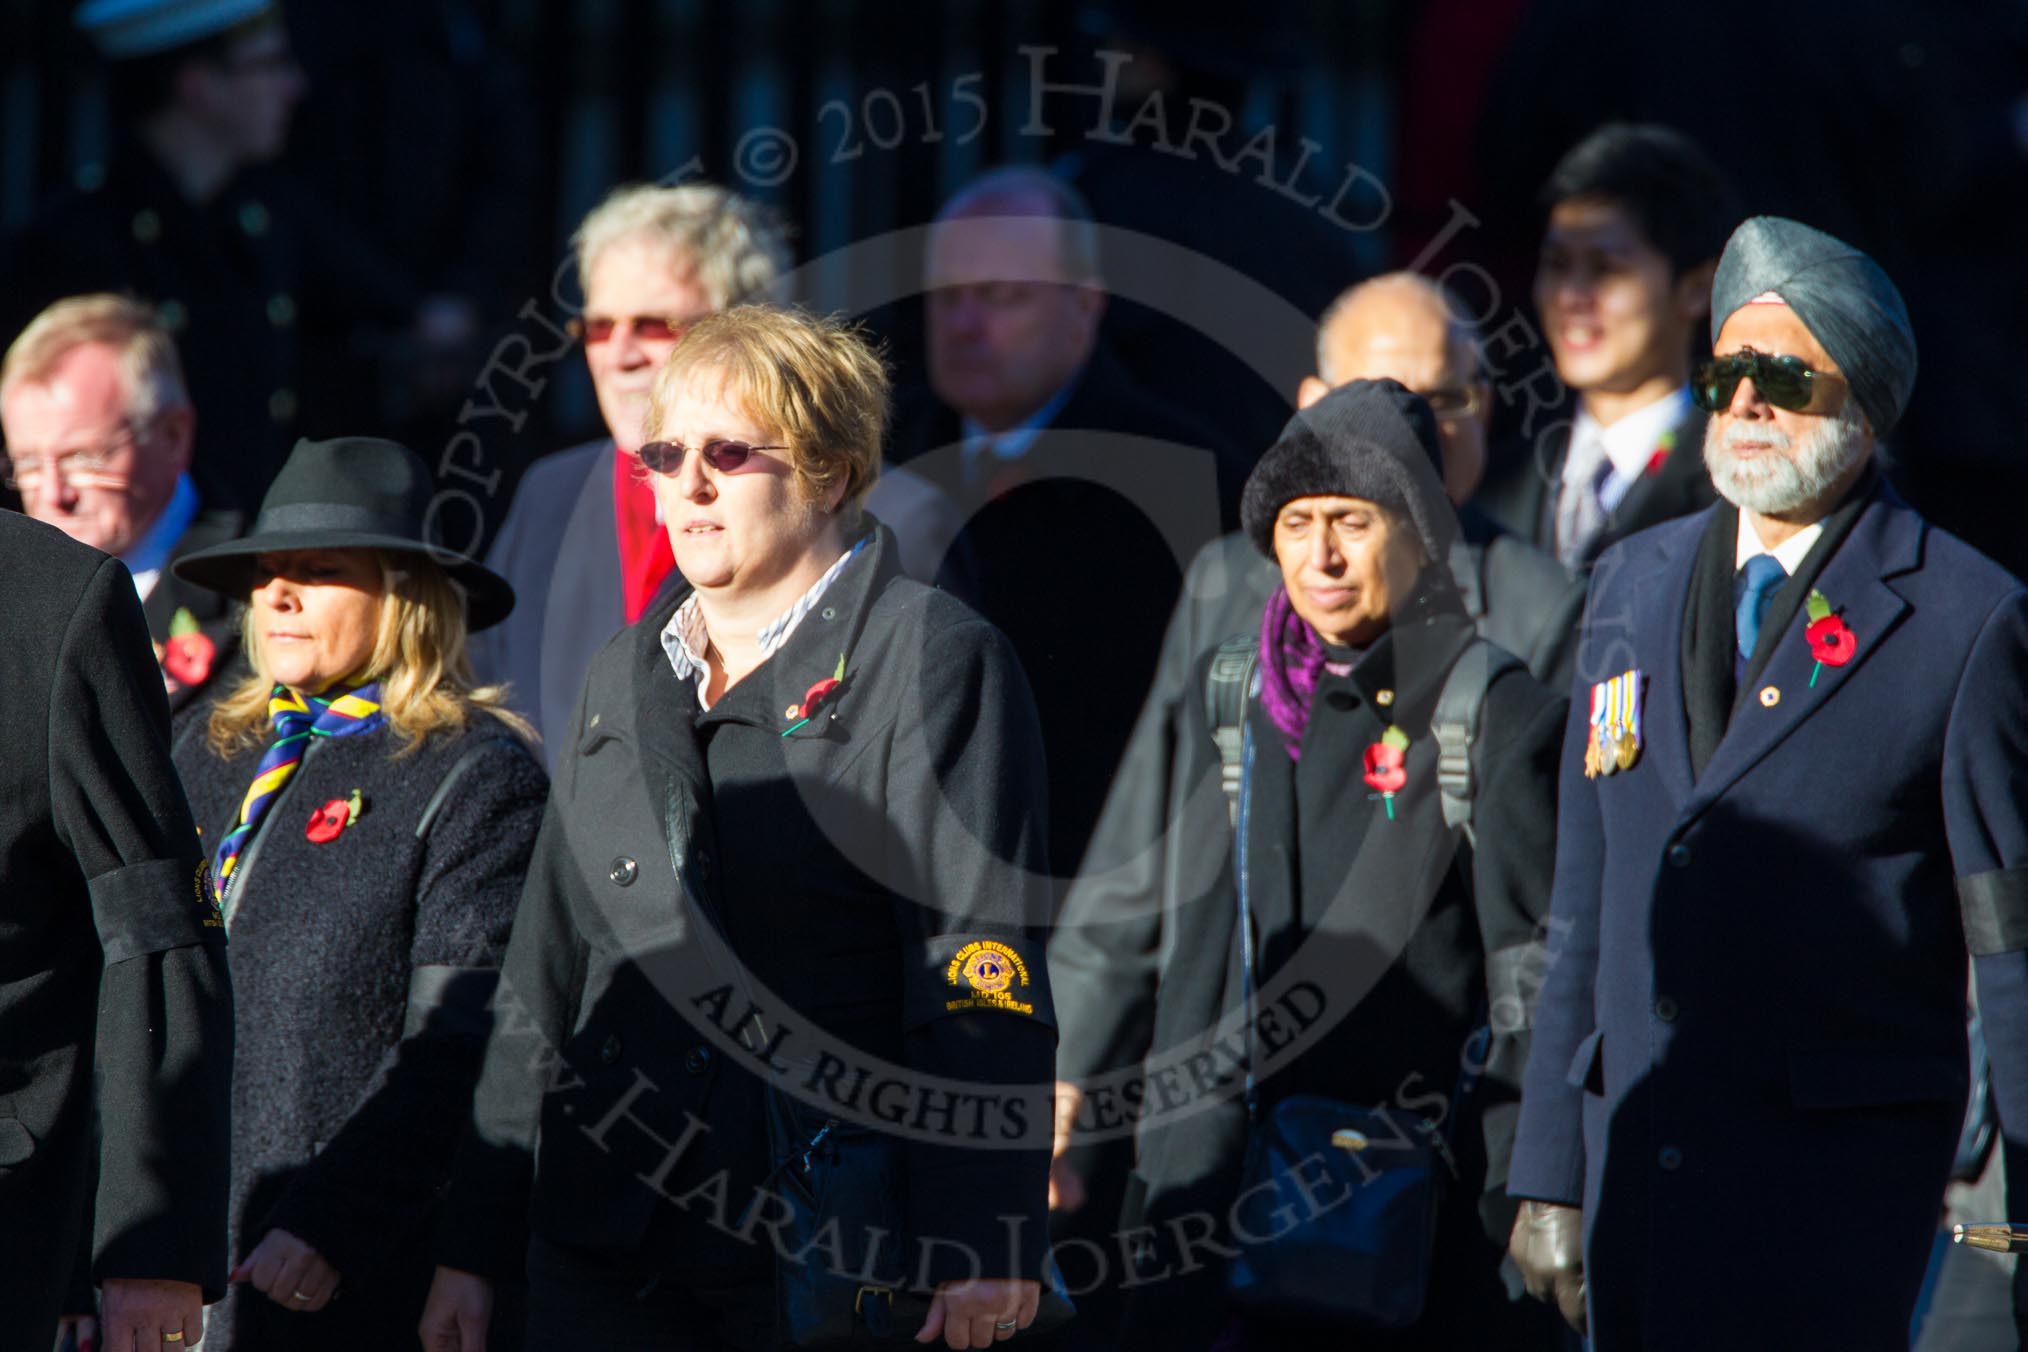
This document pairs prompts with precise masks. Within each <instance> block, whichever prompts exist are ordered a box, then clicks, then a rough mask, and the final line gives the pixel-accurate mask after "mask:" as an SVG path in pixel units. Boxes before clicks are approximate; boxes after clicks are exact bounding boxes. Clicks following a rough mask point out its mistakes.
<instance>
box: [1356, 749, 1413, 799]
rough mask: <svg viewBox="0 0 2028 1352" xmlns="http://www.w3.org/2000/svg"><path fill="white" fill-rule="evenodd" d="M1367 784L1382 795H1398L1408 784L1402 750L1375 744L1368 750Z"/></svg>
mask: <svg viewBox="0 0 2028 1352" xmlns="http://www.w3.org/2000/svg"><path fill="white" fill-rule="evenodd" d="M1366 783H1367V784H1368V786H1370V787H1372V788H1376V789H1378V790H1380V791H1381V792H1382V793H1398V792H1400V791H1401V789H1402V787H1403V786H1404V785H1406V784H1407V783H1408V771H1407V769H1406V768H1404V767H1403V765H1402V753H1401V748H1400V747H1398V746H1389V745H1387V743H1385V742H1375V743H1374V744H1373V745H1372V746H1369V747H1367V748H1366Z"/></svg>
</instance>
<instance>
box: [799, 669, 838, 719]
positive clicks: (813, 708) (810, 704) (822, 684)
mask: <svg viewBox="0 0 2028 1352" xmlns="http://www.w3.org/2000/svg"><path fill="white" fill-rule="evenodd" d="M837 688H838V678H837V677H836V676H826V677H825V678H824V679H823V680H821V681H819V682H817V683H816V684H815V685H813V686H811V687H810V688H809V689H808V690H805V691H804V692H803V702H802V703H801V704H799V705H797V706H796V708H797V711H798V712H797V716H798V717H801V718H810V717H813V716H815V714H816V712H817V705H818V704H820V703H822V702H823V699H824V696H826V695H828V694H830V693H831V692H832V691H833V690H836V689H837Z"/></svg>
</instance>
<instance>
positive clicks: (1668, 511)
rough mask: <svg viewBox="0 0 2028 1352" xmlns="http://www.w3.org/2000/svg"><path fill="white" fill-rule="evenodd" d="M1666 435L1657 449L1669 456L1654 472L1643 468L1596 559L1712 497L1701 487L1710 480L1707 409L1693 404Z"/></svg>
mask: <svg viewBox="0 0 2028 1352" xmlns="http://www.w3.org/2000/svg"><path fill="white" fill-rule="evenodd" d="M1666 435H1667V437H1668V440H1667V442H1666V443H1662V444H1658V445H1657V446H1656V448H1655V449H1656V450H1666V451H1668V453H1669V454H1668V458H1667V459H1666V460H1664V461H1663V462H1662V464H1661V466H1660V468H1658V469H1656V470H1655V472H1654V473H1652V474H1650V473H1647V472H1645V471H1643V473H1642V474H1641V477H1640V478H1638V479H1636V480H1634V483H1633V486H1632V487H1631V488H1629V489H1628V490H1627V495H1626V497H1624V498H1622V499H1621V500H1620V505H1619V506H1618V507H1616V508H1614V509H1613V513H1612V516H1611V517H1610V518H1609V519H1608V520H1607V522H1606V525H1605V528H1604V529H1603V530H1601V531H1600V532H1599V534H1598V539H1597V540H1596V541H1595V542H1594V543H1593V545H1592V551H1591V552H1592V557H1593V558H1596V557H1597V556H1598V555H1599V554H1600V553H1602V552H1604V550H1605V549H1606V548H1607V547H1608V546H1611V545H1614V544H1617V543H1618V542H1619V541H1621V540H1624V539H1626V538H1627V537H1628V536H1629V535H1632V534H1633V533H1634V532H1636V531H1641V530H1646V529H1647V528H1648V527H1650V526H1653V525H1657V524H1659V523H1661V522H1664V521H1667V520H1669V519H1670V518H1671V517H1676V516H1681V515H1682V514H1683V513H1685V512H1690V511H1695V510H1696V509H1697V508H1698V507H1700V506H1702V505H1703V503H1704V502H1707V501H1709V500H1710V497H1711V494H1710V493H1709V492H1708V491H1703V492H1700V489H1699V486H1700V485H1701V484H1704V483H1706V482H1708V480H1707V477H1706V474H1707V471H1706V470H1705V468H1704V413H1703V410H1701V409H1699V408H1697V407H1696V406H1695V405H1692V406H1691V408H1690V411H1689V413H1688V414H1686V415H1685V416H1684V417H1683V419H1682V421H1680V422H1678V423H1677V424H1676V425H1675V426H1674V427H1672V428H1670V429H1669V431H1668V433H1667V434H1666Z"/></svg>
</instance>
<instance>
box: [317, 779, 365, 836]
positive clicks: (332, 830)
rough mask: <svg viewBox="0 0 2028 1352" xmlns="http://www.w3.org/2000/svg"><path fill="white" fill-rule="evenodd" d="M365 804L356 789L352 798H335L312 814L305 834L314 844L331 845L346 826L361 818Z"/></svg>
mask: <svg viewBox="0 0 2028 1352" xmlns="http://www.w3.org/2000/svg"><path fill="white" fill-rule="evenodd" d="M365 810H366V808H365V804H364V803H363V802H362V801H361V799H360V797H359V790H357V789H354V790H353V791H352V796H351V797H350V798H333V799H332V800H331V801H330V802H328V803H326V804H324V806H322V807H320V808H318V809H317V810H316V811H315V812H313V813H311V814H310V824H309V826H308V827H306V828H305V829H304V831H303V835H304V836H305V837H306V838H308V839H309V841H310V842H311V843H312V844H314V845H329V844H330V843H331V842H332V841H334V840H336V839H338V837H339V835H340V834H341V833H342V832H343V831H344V830H345V828H346V827H348V826H350V825H352V823H354V822H356V821H358V820H359V814H360V813H361V812H363V811H365Z"/></svg>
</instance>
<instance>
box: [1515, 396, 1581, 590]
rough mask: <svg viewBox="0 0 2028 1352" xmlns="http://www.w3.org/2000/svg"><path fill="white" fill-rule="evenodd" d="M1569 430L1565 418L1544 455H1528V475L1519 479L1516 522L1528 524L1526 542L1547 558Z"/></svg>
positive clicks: (1553, 546)
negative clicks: (1517, 519)
mask: <svg viewBox="0 0 2028 1352" xmlns="http://www.w3.org/2000/svg"><path fill="white" fill-rule="evenodd" d="M1570 429H1571V423H1570V420H1569V419H1568V418H1566V419H1564V421H1563V422H1562V423H1561V424H1559V425H1558V427H1557V429H1556V435H1555V436H1554V437H1552V438H1550V440H1549V442H1548V446H1547V450H1548V454H1547V455H1544V456H1541V457H1540V458H1539V459H1538V457H1537V456H1536V454H1535V453H1534V452H1532V451H1531V453H1530V455H1529V460H1530V464H1529V467H1528V468H1529V471H1530V472H1529V473H1526V474H1524V475H1523V476H1522V480H1521V483H1522V487H1521V490H1520V510H1517V512H1516V513H1515V515H1516V516H1517V517H1518V518H1519V519H1520V520H1523V521H1526V522H1528V523H1530V528H1531V534H1530V537H1529V538H1530V539H1532V540H1534V542H1535V546H1536V548H1538V549H1540V550H1541V551H1542V552H1543V553H1545V554H1547V555H1549V556H1550V557H1551V558H1555V557H1557V554H1556V494H1557V489H1558V487H1559V485H1561V484H1562V483H1563V466H1564V462H1565V461H1567V460H1569V459H1570Z"/></svg>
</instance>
